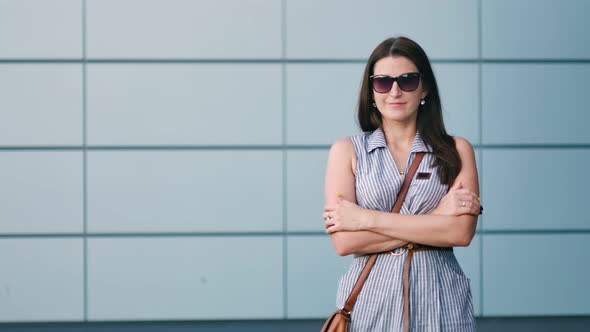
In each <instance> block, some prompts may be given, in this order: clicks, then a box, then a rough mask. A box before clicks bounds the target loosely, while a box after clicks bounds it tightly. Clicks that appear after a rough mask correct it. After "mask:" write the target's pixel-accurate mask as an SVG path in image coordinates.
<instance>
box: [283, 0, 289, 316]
mask: <svg viewBox="0 0 590 332" xmlns="http://www.w3.org/2000/svg"><path fill="white" fill-rule="evenodd" d="M286 6H287V1H286V0H282V1H281V81H282V82H281V83H282V84H281V86H282V88H281V94H282V99H281V100H282V102H281V108H282V109H281V112H282V121H281V129H282V158H283V165H282V166H283V232H282V233H283V235H282V240H283V241H282V242H283V318H284V319H287V316H288V315H287V312H288V300H287V297H288V296H289V294H288V291H287V289H288V287H287V283H288V272H289V271H288V264H287V259H288V252H287V251H288V245H287V241H288V237H287V148H286V147H287V87H286V86H287V77H286V76H287V57H286V55H287V50H286V49H287V46H286V45H287V42H286V35H287V34H286V30H287V24H286V18H287V14H286V13H287V12H286V11H287V9H286Z"/></svg>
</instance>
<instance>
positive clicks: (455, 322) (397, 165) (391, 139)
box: [323, 37, 480, 331]
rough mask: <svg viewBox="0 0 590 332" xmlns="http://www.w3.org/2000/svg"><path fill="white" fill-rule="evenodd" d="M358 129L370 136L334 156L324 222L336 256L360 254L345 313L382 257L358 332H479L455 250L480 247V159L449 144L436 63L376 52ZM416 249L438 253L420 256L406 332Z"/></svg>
mask: <svg viewBox="0 0 590 332" xmlns="http://www.w3.org/2000/svg"><path fill="white" fill-rule="evenodd" d="M358 120H359V123H360V126H361V129H362V130H363V133H361V134H358V135H355V136H352V137H350V138H345V139H341V140H338V141H337V142H336V143H334V144H333V146H332V148H331V149H330V156H329V159H328V165H327V172H326V183H325V189H326V207H325V212H324V215H323V217H324V220H325V226H326V231H327V233H329V234H330V236H331V239H332V242H333V245H334V247H335V249H336V252H337V253H338V254H340V255H349V254H354V255H355V259H354V260H353V263H352V265H351V267H350V269H349V270H348V272H346V273H345V274H344V275H343V276H342V278H341V279H340V283H339V289H338V297H337V304H338V306H339V307H342V306H343V304H344V302H345V301H346V299H347V297H348V295H349V294H350V292H351V289H352V287H353V285H354V283H355V282H356V280H357V278H358V275H359V273H360V271H361V270H362V268H363V267H364V265H365V262H366V261H367V256H365V254H369V253H380V254H379V256H378V258H377V261H376V263H375V266H374V267H373V269H372V270H371V273H370V274H369V278H368V279H367V281H366V282H365V284H364V287H363V289H362V291H361V293H360V294H359V297H358V299H357V301H356V304H355V305H354V308H353V310H352V316H351V325H350V328H351V331H403V330H404V327H406V328H408V327H407V325H408V324H409V326H410V328H411V330H412V331H475V329H476V327H475V320H474V317H473V305H472V298H471V291H470V286H469V279H468V278H467V277H466V276H465V274H464V273H463V271H462V269H461V267H460V266H459V264H458V262H457V260H456V258H455V256H454V253H453V251H452V247H454V246H468V245H469V244H470V242H471V240H472V238H473V236H474V233H475V229H476V224H477V216H478V214H479V213H480V205H479V185H478V177H477V169H476V163H475V156H474V152H473V147H472V146H471V144H470V143H469V142H468V141H467V140H465V139H463V138H460V137H454V138H453V137H451V136H449V135H447V133H446V130H445V128H444V124H443V120H442V111H441V102H440V98H439V93H438V87H437V84H436V80H435V78H434V74H433V72H432V68H431V65H430V62H429V60H428V57H427V56H426V54H425V52H424V51H423V50H422V48H421V47H420V46H419V45H418V44H416V43H415V42H414V41H412V40H410V39H408V38H404V37H398V38H390V39H387V40H385V41H383V42H382V43H381V44H379V45H378V46H377V48H376V49H375V50H374V51H373V53H372V54H371V56H370V57H369V60H368V62H367V65H366V68H365V72H364V76H363V83H362V86H361V91H360V97H359V105H358ZM418 152H425V155H424V158H423V160H422V162H421V163H420V165H419V167H418V170H417V171H416V174H417V175H415V176H414V177H413V179H412V182H411V185H410V188H409V190H408V193H407V196H406V197H405V200H404V203H403V205H402V208H401V211H400V213H399V214H398V213H391V208H392V206H393V204H394V200H395V197H396V195H397V193H398V191H399V189H400V187H401V184H402V181H403V178H404V172H405V171H406V168H407V167H409V165H410V164H411V163H412V161H413V159H414V157H415V155H416V153H418ZM449 188H451V189H450V190H449ZM357 204H358V205H357ZM409 242H410V243H417V244H421V245H426V246H432V247H435V248H432V249H433V250H426V251H420V252H415V254H414V255H413V260H412V261H411V269H410V272H409V281H410V283H409V284H410V290H409V302H410V304H409V322H408V321H406V322H405V324H404V303H403V302H404V296H403V278H402V274H403V264H404V259H405V258H406V256H407V255H408V252H407V248H406V247H403V246H404V245H406V244H408V243H409ZM402 247H403V248H402ZM391 253H393V254H391Z"/></svg>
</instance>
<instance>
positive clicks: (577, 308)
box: [0, 0, 590, 322]
mask: <svg viewBox="0 0 590 332" xmlns="http://www.w3.org/2000/svg"><path fill="white" fill-rule="evenodd" d="M588 6H589V5H588V2H587V1H585V0H570V1H567V4H566V5H562V4H561V3H558V2H555V1H537V0H519V1H507V0H506V1H493V0H455V1H434V0H420V1H412V2H407V1H393V0H390V1H387V0H369V1H364V2H362V3H361V2H358V1H336V0H324V1H311V0H248V1H241V0H223V1H213V0H203V1H189V0H173V1H164V0H150V1H144V0H142V1H140V0H117V1H115V0H51V1H41V0H37V1H35V0H25V1H22V0H0V199H1V202H3V203H4V204H3V205H2V208H1V209H0V266H2V273H0V285H1V286H2V287H0V322H40V321H45V322H52V321H64V322H66V321H104V320H117V321H125V320H134V321H137V320H207V319H219V320H222V319H281V318H321V317H325V316H326V315H327V314H328V313H329V312H331V311H332V310H333V309H334V304H335V295H336V294H335V291H336V285H337V281H338V278H339V276H340V275H341V274H342V272H343V271H345V270H346V268H347V266H348V264H349V262H350V259H351V258H350V257H345V258H342V257H338V256H337V255H336V254H335V253H334V251H333V248H332V245H331V243H330V241H329V238H328V237H327V236H326V235H325V234H324V230H323V222H322V220H321V213H322V209H323V178H324V172H325V162H326V159H327V153H328V149H329V146H330V144H332V142H334V141H335V140H336V139H338V138H341V137H345V136H348V135H351V134H354V133H356V132H357V130H358V129H357V128H356V123H355V122H356V119H355V114H354V111H355V106H356V103H357V91H358V88H359V85H360V81H361V75H362V72H363V67H364V61H365V60H366V58H367V57H368V55H369V53H370V51H371V50H372V49H373V48H374V46H375V45H376V44H377V43H378V42H380V41H381V40H382V39H384V38H386V37H388V36H392V35H408V36H409V37H411V38H413V39H415V40H416V41H418V42H419V43H421V45H422V46H423V47H424V49H425V50H426V52H427V53H428V54H429V56H430V58H431V60H432V61H433V67H434V70H435V74H436V75H437V80H438V83H439V88H440V92H441V96H442V99H443V100H442V102H443V108H444V116H445V123H446V125H447V129H448V131H449V132H450V133H451V134H453V135H459V136H463V137H465V138H467V139H468V140H469V141H470V142H471V143H473V144H474V145H475V147H476V156H477V161H478V167H479V173H480V174H479V175H480V180H481V194H482V199H483V204H484V206H485V214H484V216H483V217H481V218H480V219H479V220H480V223H479V225H478V233H477V235H476V237H475V239H474V240H473V242H472V244H471V246H469V247H467V248H457V249H456V254H457V257H458V259H459V261H460V263H461V265H462V268H463V270H464V271H465V273H466V275H467V276H468V277H469V279H470V281H471V286H472V293H473V297H474V308H475V312H476V314H477V315H478V316H480V317H491V316H540V315H590V305H588V303H589V302H588V300H587V299H588V295H590V294H588V292H587V291H584V290H586V289H588V288H587V287H586V280H587V279H588V273H589V271H590V270H589V268H588V266H587V264H581V262H586V261H588V257H587V254H584V253H585V252H586V251H587V250H584V248H585V247H587V244H588V240H589V239H588V230H589V228H588V225H590V223H589V221H590V220H589V217H588V214H587V213H586V212H585V210H584V206H585V198H586V196H587V195H586V194H585V188H587V187H588V185H589V184H590V183H588V181H587V180H586V178H585V177H584V176H583V174H584V172H585V166H586V164H587V163H588V161H590V153H589V148H590V136H588V135H589V134H588V131H587V130H586V129H587V126H586V123H587V122H588V120H590V118H589V117H588V114H590V112H588V111H589V109H588V106H587V103H586V102H585V99H584V96H585V87H586V86H587V84H586V79H585V78H586V77H587V76H588V74H590V72H589V68H590V65H589V64H590V48H589V46H588V45H589V44H588V43H587V42H583V41H585V40H586V30H588V28H589V26H588V23H586V20H585V19H584V16H583V13H586V12H588V9H589V8H588ZM522 13H527V14H526V15H525V16H523V15H522ZM548 285H552V286H548ZM551 287H553V288H551ZM548 289H549V290H548ZM309 299H313V301H310V300H309ZM236 304H237V306H236Z"/></svg>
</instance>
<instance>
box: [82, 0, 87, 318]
mask: <svg viewBox="0 0 590 332" xmlns="http://www.w3.org/2000/svg"><path fill="white" fill-rule="evenodd" d="M86 2H87V1H86V0H82V195H83V199H82V211H83V212H82V214H83V216H82V222H83V236H82V243H83V278H84V281H83V296H84V299H83V300H84V321H85V322H87V321H88V237H87V231H88V202H87V199H88V186H87V169H88V160H87V155H86V154H87V135H86V127H87V125H86V87H87V84H86V65H87V56H86Z"/></svg>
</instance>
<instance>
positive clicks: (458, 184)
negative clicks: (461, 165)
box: [451, 181, 463, 190]
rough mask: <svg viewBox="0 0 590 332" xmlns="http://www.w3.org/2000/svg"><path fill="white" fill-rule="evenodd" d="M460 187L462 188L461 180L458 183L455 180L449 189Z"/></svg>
mask: <svg viewBox="0 0 590 332" xmlns="http://www.w3.org/2000/svg"><path fill="white" fill-rule="evenodd" d="M461 188H463V182H461V181H459V182H458V183H457V182H455V183H454V184H453V186H452V187H451V190H452V189H461Z"/></svg>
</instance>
